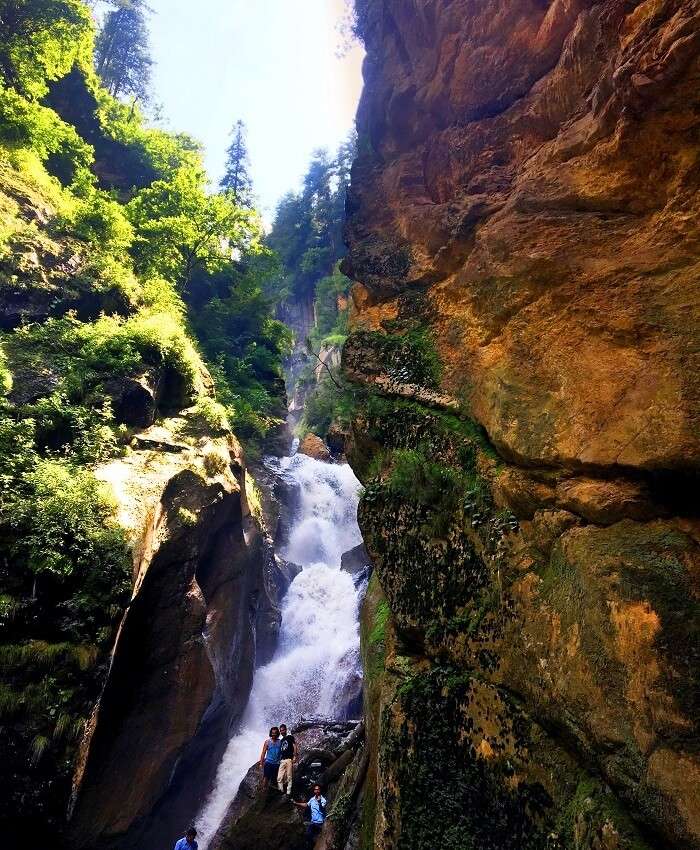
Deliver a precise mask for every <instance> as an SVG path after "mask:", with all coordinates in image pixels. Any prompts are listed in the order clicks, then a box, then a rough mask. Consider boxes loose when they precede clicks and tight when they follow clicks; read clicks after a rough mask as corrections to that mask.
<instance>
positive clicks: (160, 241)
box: [127, 167, 261, 293]
mask: <svg viewBox="0 0 700 850" xmlns="http://www.w3.org/2000/svg"><path fill="white" fill-rule="evenodd" d="M127 214H128V216H129V219H130V221H131V223H132V225H133V226H134V229H135V234H136V237H135V240H134V246H133V249H132V251H133V254H134V260H135V265H136V270H137V271H138V272H139V273H140V274H143V275H146V276H153V275H156V276H161V277H164V278H166V279H167V280H172V281H176V282H177V283H178V285H179V286H180V288H181V290H182V291H183V292H184V293H187V291H188V289H189V285H190V282H191V280H192V277H193V275H194V274H195V272H196V271H198V270H204V271H206V272H208V273H212V274H215V273H217V272H219V271H221V270H222V269H224V268H226V267H227V266H228V265H229V264H230V263H231V260H232V258H233V257H234V256H235V255H236V254H237V253H241V252H244V251H247V250H253V251H255V250H257V246H258V244H259V239H260V235H261V230H260V220H259V217H258V215H257V213H255V212H254V211H253V210H249V209H244V208H243V207H240V206H237V205H236V204H235V203H233V201H232V199H231V198H230V197H229V196H228V195H226V194H220V195H209V194H207V191H206V176H205V174H204V171H203V169H201V168H198V169H195V168H187V167H183V168H181V169H180V170H179V171H178V172H177V173H176V174H175V175H174V176H173V177H171V178H169V179H168V180H156V181H154V182H153V183H152V184H151V185H150V186H148V187H147V188H146V189H143V190H141V191H140V192H139V193H138V194H137V195H136V197H135V198H134V199H133V200H132V201H130V203H129V204H128V206H127Z"/></svg>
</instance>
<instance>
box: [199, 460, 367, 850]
mask: <svg viewBox="0 0 700 850" xmlns="http://www.w3.org/2000/svg"><path fill="white" fill-rule="evenodd" d="M271 463H276V464H277V465H278V469H279V472H280V474H285V475H288V476H291V477H292V478H294V479H295V480H296V481H297V482H298V483H299V485H300V489H301V493H300V506H299V511H298V515H297V517H296V519H295V521H294V523H293V526H292V528H291V531H290V535H289V543H288V545H287V547H286V550H285V551H284V552H283V553H282V555H283V557H284V558H286V559H287V560H288V561H291V562H293V563H295V564H298V565H299V566H301V567H303V569H302V571H301V573H299V575H298V576H297V577H296V578H295V579H294V581H293V582H292V585H291V586H290V588H289V591H288V592H287V595H286V596H285V599H284V601H283V604H282V628H281V632H280V639H279V644H278V647H277V651H276V653H275V656H274V658H273V659H272V661H271V662H270V663H269V664H267V665H266V666H265V667H261V668H260V669H258V670H257V671H256V673H255V680H254V682H253V689H252V691H251V694H250V699H249V701H248V706H247V707H246V710H245V713H244V715H243V719H242V721H241V724H240V727H239V729H238V731H237V732H236V734H235V735H234V736H233V737H232V738H231V740H230V742H229V744H228V747H227V749H226V752H225V754H224V757H223V759H222V761H221V764H220V766H219V770H218V772H217V776H216V780H215V783H214V788H213V790H212V792H211V794H210V796H209V798H208V800H207V802H206V803H205V805H204V808H203V809H202V811H201V812H200V814H199V817H198V818H197V823H196V826H197V830H198V836H197V838H198V841H199V846H200V848H201V850H206V848H207V847H208V845H209V842H210V841H211V838H212V837H213V835H214V833H215V832H216V830H217V829H218V827H219V824H220V823H221V821H222V819H223V817H224V815H225V814H226V811H227V809H228V807H229V805H230V803H231V801H232V800H233V798H234V797H235V795H236V793H237V791H238V788H239V786H240V784H241V781H242V780H243V778H244V777H245V775H246V773H247V772H248V769H249V768H250V766H251V765H252V764H254V762H255V761H256V760H257V759H258V757H259V755H260V749H261V747H262V742H263V741H264V740H265V738H266V736H267V733H268V730H269V728H270V727H271V726H273V725H278V724H279V723H286V724H287V725H288V726H289V725H292V724H294V723H295V722H297V721H298V720H300V719H301V718H302V717H309V716H323V717H334V716H337V715H338V713H339V712H340V711H342V709H343V704H342V703H343V697H344V694H345V692H346V686H347V683H348V682H349V681H351V680H352V679H353V678H355V677H357V675H358V674H359V672H360V657H359V624H358V606H359V599H358V592H357V590H356V589H355V586H354V584H353V580H352V578H351V576H350V575H349V574H348V573H345V572H343V571H341V569H340V559H341V556H342V554H343V553H344V552H346V551H348V550H349V549H352V548H354V547H355V546H357V545H358V544H359V543H361V542H362V537H361V535H360V530H359V528H358V525H357V501H358V489H359V482H358V481H357V479H356V478H355V476H354V475H353V472H352V470H351V469H350V467H349V466H347V465H331V464H327V463H322V462H320V461H317V460H313V459H312V458H310V457H306V456H305V455H294V456H293V457H289V458H282V460H281V461H279V462H277V461H274V462H269V464H271Z"/></svg>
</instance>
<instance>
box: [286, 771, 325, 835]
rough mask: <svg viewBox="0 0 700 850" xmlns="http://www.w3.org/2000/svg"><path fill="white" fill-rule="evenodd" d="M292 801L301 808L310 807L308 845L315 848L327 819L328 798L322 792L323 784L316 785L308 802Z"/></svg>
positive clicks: (307, 830)
mask: <svg viewBox="0 0 700 850" xmlns="http://www.w3.org/2000/svg"><path fill="white" fill-rule="evenodd" d="M292 802H293V803H294V805H295V806H299V808H300V809H308V810H309V812H310V813H311V820H310V821H309V823H308V824H307V827H306V846H307V848H308V850H313V846H314V844H315V843H316V839H317V838H318V836H319V835H320V834H321V830H322V829H323V824H324V823H325V821H326V798H325V797H324V796H323V794H321V786H320V785H314V795H313V797H312V798H311V799H310V800H309V802H308V803H297V802H296V800H292Z"/></svg>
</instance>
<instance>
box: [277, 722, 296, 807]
mask: <svg viewBox="0 0 700 850" xmlns="http://www.w3.org/2000/svg"><path fill="white" fill-rule="evenodd" d="M280 741H281V748H280V767H279V770H278V771H277V787H278V788H279V789H280V791H281V792H282V793H283V794H284V789H285V785H286V786H287V795H288V796H289V797H291V796H292V782H293V780H294V767H295V765H296V763H297V747H296V741H295V740H294V735H288V734H287V727H286V726H285V725H284V723H280Z"/></svg>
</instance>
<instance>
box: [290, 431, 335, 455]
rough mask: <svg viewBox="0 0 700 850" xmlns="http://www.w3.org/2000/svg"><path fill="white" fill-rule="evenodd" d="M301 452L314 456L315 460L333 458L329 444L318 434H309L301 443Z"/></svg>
mask: <svg viewBox="0 0 700 850" xmlns="http://www.w3.org/2000/svg"><path fill="white" fill-rule="evenodd" d="M298 451H299V454H302V455H307V456H308V457H312V458H313V459H314V460H322V461H325V462H328V461H330V460H331V452H330V449H329V448H328V446H327V445H326V444H325V443H324V442H323V440H322V439H321V438H320V437H317V436H316V434H311V433H309V434H307V435H306V436H305V437H304V439H303V440H302V441H301V443H300V444H299V449H298Z"/></svg>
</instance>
